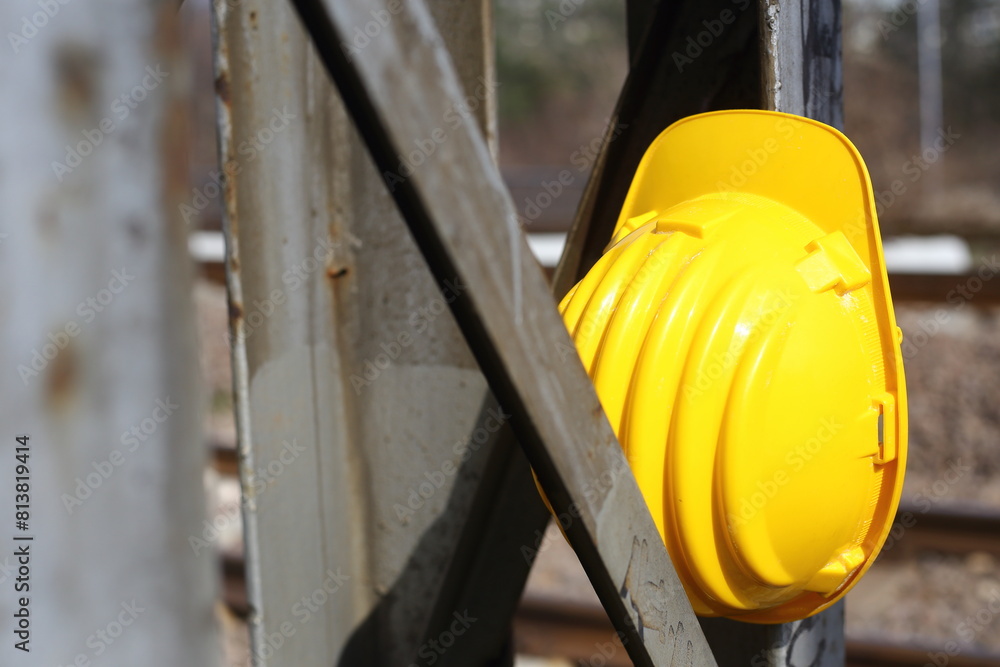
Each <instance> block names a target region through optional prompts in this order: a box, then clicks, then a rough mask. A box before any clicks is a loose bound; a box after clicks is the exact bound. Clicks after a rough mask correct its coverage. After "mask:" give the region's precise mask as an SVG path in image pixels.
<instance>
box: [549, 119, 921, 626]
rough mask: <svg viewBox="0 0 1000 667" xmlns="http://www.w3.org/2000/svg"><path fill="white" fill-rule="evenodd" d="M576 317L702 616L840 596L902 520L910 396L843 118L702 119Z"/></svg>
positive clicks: (623, 230) (657, 170) (674, 131)
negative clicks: (831, 122)
mask: <svg viewBox="0 0 1000 667" xmlns="http://www.w3.org/2000/svg"><path fill="white" fill-rule="evenodd" d="M560 309H561V311H562V313H563V317H564V319H565V322H566V326H567V327H568V329H569V330H570V333H571V334H572V336H573V338H574V340H575V342H576V346H577V349H578V351H579V354H580V357H581V359H582V361H583V363H584V366H585V367H586V368H587V370H588V372H589V373H590V376H591V378H592V379H593V381H594V384H595V386H596V389H597V393H598V396H599V397H600V400H601V403H602V404H603V406H604V409H605V411H606V412H607V415H608V418H609V419H610V421H611V425H612V427H613V428H614V430H615V432H616V433H617V435H618V439H619V441H620V442H621V445H622V447H623V448H624V450H625V454H626V458H627V459H628V461H629V464H630V466H631V468H632V470H633V472H634V474H635V476H636V479H637V481H638V483H639V488H640V489H641V490H642V493H643V496H644V497H645V499H646V502H647V504H648V505H649V509H650V512H651V513H652V515H653V519H654V520H655V522H656V525H657V527H658V528H659V530H660V533H661V535H662V536H663V540H664V542H665V544H666V546H667V549H668V551H669V553H670V556H671V559H672V560H673V563H674V565H675V567H676V568H677V572H678V574H679V576H680V579H681V581H682V583H683V584H684V587H685V589H686V591H687V593H688V596H689V598H690V599H691V602H692V604H693V606H694V610H695V611H696V612H697V613H698V614H701V615H709V616H730V617H734V618H739V619H740V620H744V621H751V622H760V623H778V622H787V621H792V620H796V619H801V618H804V617H806V616H809V615H811V614H814V613H816V612H818V611H821V610H822V609H824V608H826V607H828V606H830V605H831V604H833V603H834V602H836V601H837V600H838V599H839V598H840V597H842V596H843V595H844V594H845V593H846V592H847V590H848V589H849V588H850V587H851V586H852V585H853V584H854V583H855V582H856V581H857V580H858V578H859V577H860V576H861V575H862V574H863V573H864V572H865V570H866V569H867V568H868V567H869V565H871V563H872V561H873V560H874V559H875V556H876V555H877V554H878V551H879V549H880V548H881V546H882V543H883V542H884V540H885V538H886V535H887V533H888V531H889V528H890V527H891V523H892V517H893V515H894V514H895V511H896V506H897V503H898V501H899V495H900V490H901V488H902V483H903V468H904V463H905V458H906V398H905V388H904V384H903V367H902V357H901V355H900V343H901V333H900V332H899V329H898V328H897V327H896V322H895V317H894V315H893V311H892V304H891V302H890V300H889V287H888V282H887V277H886V271H885V266H884V261H883V257H882V246H881V241H880V239H879V233H878V225H877V222H876V219H875V202H874V199H873V196H872V187H871V181H870V179H869V177H868V172H867V170H866V168H865V165H864V163H863V161H862V159H861V156H860V155H859V154H858V151H857V149H856V148H855V147H854V146H853V145H852V144H851V142H850V141H848V139H847V138H846V137H845V136H844V135H843V134H841V133H840V132H838V131H837V130H835V129H833V128H831V127H828V126H826V125H823V124H822V123H818V122H815V121H812V120H809V119H806V118H801V117H798V116H791V115H788V114H782V113H775V112H767V111H724V112H715V113H707V114H702V115H698V116H693V117H690V118H687V119H684V120H682V121H679V122H678V123H675V124H674V125H672V126H671V127H669V128H668V129H667V130H665V131H664V132H663V133H662V134H661V135H660V136H659V137H658V138H657V139H656V141H654V142H653V144H652V145H651V146H650V148H649V150H648V151H647V152H646V155H645V157H643V159H642V162H641V164H640V165H639V168H638V171H637V172H636V175H635V178H634V180H633V182H632V185H631V188H630V190H629V193H628V196H627V198H626V200H625V205H624V208H623V210H622V212H621V216H620V217H619V220H618V224H617V227H616V229H615V234H614V239H613V241H612V244H611V245H610V246H609V248H608V249H607V251H606V252H605V254H604V256H603V257H602V258H601V259H600V260H599V261H598V262H597V264H596V265H595V266H594V267H593V269H592V270H591V271H590V272H589V273H588V274H587V275H586V277H584V279H583V280H582V281H580V283H579V284H577V285H576V286H575V287H574V288H573V290H572V291H571V292H570V293H569V294H568V295H567V296H566V298H565V299H564V300H563V302H562V304H561V306H560Z"/></svg>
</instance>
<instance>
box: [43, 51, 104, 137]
mask: <svg viewBox="0 0 1000 667" xmlns="http://www.w3.org/2000/svg"><path fill="white" fill-rule="evenodd" d="M52 67H53V70H54V74H55V80H56V81H57V90H58V100H59V107H60V109H61V111H62V112H63V113H64V114H65V116H66V117H67V118H68V119H69V120H71V121H72V122H79V120H78V119H79V118H80V117H81V116H83V117H86V118H87V119H88V120H87V122H93V119H94V118H96V115H97V82H98V81H99V79H100V68H101V56H100V53H99V52H98V51H96V50H94V49H93V48H92V47H90V46H87V45H85V44H81V43H78V42H66V43H63V44H61V45H60V46H59V47H58V48H57V50H56V52H55V56H54V57H53V61H52Z"/></svg>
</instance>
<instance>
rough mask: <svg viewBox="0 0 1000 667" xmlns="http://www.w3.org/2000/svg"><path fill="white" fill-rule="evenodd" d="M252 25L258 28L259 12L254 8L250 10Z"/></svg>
mask: <svg viewBox="0 0 1000 667" xmlns="http://www.w3.org/2000/svg"><path fill="white" fill-rule="evenodd" d="M250 27H251V28H253V29H254V30H256V29H257V12H256V11H253V10H251V11H250Z"/></svg>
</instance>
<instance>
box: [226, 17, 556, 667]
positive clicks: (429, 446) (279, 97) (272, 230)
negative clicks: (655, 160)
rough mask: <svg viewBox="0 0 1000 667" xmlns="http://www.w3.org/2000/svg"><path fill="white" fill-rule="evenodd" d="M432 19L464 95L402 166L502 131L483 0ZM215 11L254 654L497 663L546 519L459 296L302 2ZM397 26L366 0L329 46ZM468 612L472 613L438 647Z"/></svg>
mask: <svg viewBox="0 0 1000 667" xmlns="http://www.w3.org/2000/svg"><path fill="white" fill-rule="evenodd" d="M429 7H430V9H431V11H432V13H433V17H434V21H435V23H436V24H437V26H438V29H439V31H440V33H441V34H442V35H444V37H445V41H446V45H447V48H448V51H449V52H450V56H451V60H452V62H453V63H454V65H455V67H456V69H457V72H458V74H459V78H460V80H461V85H462V87H463V90H464V99H463V100H462V102H461V104H459V105H456V106H454V107H453V108H451V109H449V113H447V114H442V116H441V117H440V118H439V119H438V121H437V125H436V127H434V128H431V129H433V130H434V131H433V132H429V133H428V134H427V135H426V136H419V137H413V141H411V142H410V143H408V144H407V145H406V146H404V147H401V150H400V155H399V164H394V165H393V170H392V171H396V170H399V171H400V172H401V173H404V174H405V173H408V172H409V170H411V169H418V168H421V165H422V163H423V162H424V161H425V160H427V159H428V158H429V157H430V156H431V155H432V154H433V153H435V152H436V151H437V150H438V148H439V144H440V143H441V142H442V141H447V140H448V137H449V136H450V135H451V133H453V132H454V131H455V129H456V126H457V127H459V128H462V127H464V126H470V127H471V126H474V127H476V128H477V131H478V132H481V133H482V135H483V136H484V137H485V138H486V140H487V142H488V144H492V143H493V137H494V135H495V116H494V115H495V96H496V85H497V84H496V81H495V74H494V68H493V55H492V23H491V7H490V5H489V3H488V2H465V1H462V0H434V1H433V2H430V3H429ZM214 14H215V23H216V30H217V56H216V60H217V94H218V105H219V106H218V108H219V119H220V128H221V135H222V145H221V161H222V163H223V164H224V165H228V170H227V196H226V200H225V203H226V223H227V237H228V241H229V248H228V269H229V287H230V299H231V314H232V323H231V324H232V333H233V343H234V356H233V361H234V368H235V383H236V384H235V390H236V397H237V402H236V408H237V413H238V424H239V436H240V451H241V456H242V460H243V485H244V493H245V500H244V503H245V507H244V516H245V530H246V539H247V569H248V584H249V593H250V603H251V607H252V613H251V616H250V628H251V634H252V639H253V642H252V644H253V648H252V654H253V657H254V660H255V663H256V664H257V665H295V666H297V665H303V664H345V665H359V664H365V665H401V664H410V663H411V662H412V661H414V660H418V656H419V654H420V653H421V652H422V651H423V652H424V653H426V652H427V651H430V652H431V653H430V654H428V655H433V657H434V659H435V664H438V665H441V664H449V663H450V664H462V665H468V664H483V663H485V662H486V661H487V660H492V659H495V658H497V657H498V656H500V655H502V654H503V652H504V650H505V646H504V644H505V643H506V639H507V637H508V636H509V631H508V628H509V624H510V615H511V612H512V611H513V608H514V605H515V604H516V601H517V599H518V598H519V596H520V588H521V585H522V584H523V581H524V579H525V578H526V576H527V571H528V567H529V564H528V563H527V562H525V561H524V559H523V558H522V556H521V552H520V546H521V545H522V544H525V543H529V541H530V540H533V539H534V534H533V528H534V526H535V525H542V526H544V521H545V519H546V518H547V511H546V510H545V508H544V506H543V505H542V504H541V502H540V501H539V499H538V495H537V493H536V492H535V489H534V487H533V483H532V481H531V476H530V472H529V470H528V466H527V462H526V460H525V459H524V457H523V455H522V454H521V453H520V451H519V450H518V449H517V447H516V443H515V442H514V441H513V440H512V438H511V437H510V433H509V427H508V426H507V418H508V415H506V413H504V412H503V411H501V410H499V408H498V406H497V405H496V402H495V401H494V400H493V399H492V396H491V394H490V393H489V391H488V389H487V387H486V382H485V380H484V378H483V376H482V374H481V373H480V371H479V369H478V367H477V365H476V362H475V360H474V359H473V357H472V355H471V353H470V352H469V349H468V347H467V346H466V344H465V342H464V339H463V337H462V335H461V332H460V331H459V330H458V327H457V325H456V324H455V321H454V318H453V317H452V315H451V313H450V311H449V309H448V303H449V301H452V300H454V299H455V298H457V297H458V296H460V295H461V293H462V292H463V291H464V290H465V285H464V284H463V283H462V282H461V281H453V283H452V288H451V291H450V292H448V293H445V294H442V293H441V292H440V290H439V289H438V286H437V284H436V282H435V281H434V278H433V276H432V274H431V273H430V271H429V270H428V268H427V266H426V264H425V262H424V260H423V258H422V257H421V255H420V252H419V250H418V248H417V246H416V244H415V243H414V241H413V239H412V237H411V236H410V234H409V233H408V232H407V230H406V228H405V225H404V224H403V221H402V220H401V219H400V217H399V214H398V212H397V210H396V207H395V205H394V203H393V201H392V198H391V197H390V192H389V190H388V189H387V178H386V177H385V176H384V175H383V173H382V172H381V171H380V170H378V169H376V168H375V166H374V165H373V163H372V162H371V160H370V158H369V155H368V152H367V150H366V148H365V146H364V143H363V142H362V140H361V139H360V138H359V136H358V134H357V133H356V131H355V130H354V127H353V125H352V124H351V122H350V120H349V118H348V116H347V112H346V110H345V109H344V107H343V103H342V102H341V100H340V97H339V95H338V94H337V92H336V91H335V90H334V88H333V86H332V84H331V83H330V81H329V79H328V77H327V75H326V72H325V71H324V70H323V68H322V65H321V64H320V63H319V61H318V60H317V59H316V57H315V55H314V50H313V47H312V46H311V45H310V43H309V40H308V38H307V36H306V35H305V33H304V31H303V29H302V27H301V23H300V21H299V19H298V17H297V16H296V15H295V13H294V10H293V8H292V6H291V5H290V4H288V3H280V2H278V3H276V2H259V1H256V0H247V1H246V2H242V3H239V4H233V3H229V2H225V1H224V0H220V1H218V2H216V3H215V7H214ZM400 20H401V16H400V12H399V11H398V10H395V9H394V8H393V7H384V8H380V7H376V6H375V5H372V7H371V11H370V12H366V13H365V15H364V17H363V20H360V21H359V22H358V23H356V24H354V25H352V26H351V28H352V29H351V30H349V31H348V33H347V34H346V35H345V36H344V38H343V39H342V40H341V41H340V42H338V45H337V47H338V48H341V49H344V51H345V53H347V54H348V55H349V57H350V58H351V59H352V60H363V59H366V58H369V57H370V54H371V53H372V52H374V51H377V50H378V49H379V48H380V46H382V47H384V45H385V44H387V43H392V40H393V39H394V38H393V35H392V32H393V31H394V30H396V25H395V24H396V22H398V21H400ZM397 65H398V67H397V70H398V73H399V76H400V77H401V78H402V79H403V80H407V79H408V78H409V77H410V76H411V74H410V73H408V71H407V68H408V66H409V63H408V60H407V57H406V56H405V55H401V57H400V60H399V62H398V63H397ZM279 114H280V119H279ZM258 137H259V140H258V144H259V150H254V151H253V152H252V153H248V152H245V151H244V152H241V150H240V147H241V146H253V141H254V140H255V138H258ZM265 139H266V142H265V141H264V140H265ZM397 177H399V175H397ZM389 181H390V182H389V186H391V185H392V181H391V178H390V179H389ZM292 445H294V449H295V451H296V452H298V455H297V456H296V457H295V459H294V460H291V459H290V455H288V454H287V453H286V452H287V451H288V447H289V446H292ZM282 457H285V459H287V460H289V462H288V463H287V465H282V466H281V467H280V475H268V474H267V472H266V471H267V469H268V466H269V464H270V462H273V461H278V462H280V461H281V460H282ZM275 469H279V468H278V466H275ZM261 470H263V471H265V472H264V474H261V473H259V472H258V471H261ZM264 478H268V479H267V483H261V481H262V480H263V479H264ZM498 487H502V488H504V489H511V488H513V491H514V492H513V493H506V495H505V496H504V498H506V500H502V501H498V500H497V488H498ZM532 517H533V518H532ZM519 522H524V523H519ZM519 526H520V527H519ZM293 544H294V548H290V547H289V545H293ZM505 554H506V555H505ZM277 572H280V573H282V574H281V576H276V575H275V573H277ZM328 572H332V573H333V574H334V575H337V576H336V577H334V578H333V579H331V578H330V577H329V575H328ZM328 580H329V581H330V582H331V583H330V585H329V586H328V587H327V586H325V582H327V581H328ZM470 581H471V582H473V583H468V582H470ZM509 581H513V583H512V584H505V583H504V582H509ZM331 589H332V590H331ZM313 591H319V593H317V595H318V597H322V598H324V599H325V602H324V604H322V605H317V606H316V609H314V610H309V609H308V607H301V606H299V607H297V606H296V605H298V604H299V603H300V602H301V601H302V598H303V596H308V595H310V594H311V593H312V592H313ZM303 609H305V610H306V611H308V612H309V613H308V615H306V614H304V613H303ZM296 612H299V613H298V614H297V613H296ZM455 614H458V615H459V616H461V617H463V618H474V619H476V620H475V621H474V622H470V625H469V627H468V628H463V632H462V635H461V637H460V638H456V641H455V642H454V643H453V644H451V642H450V641H448V643H449V644H451V645H450V646H449V648H448V651H447V652H445V653H439V652H437V651H436V650H435V649H434V648H432V646H434V645H439V644H437V643H435V644H433V645H432V643H431V642H437V640H438V638H439V636H440V635H441V634H442V633H444V632H449V628H450V627H451V626H452V625H453V624H454V622H455ZM283 627H284V628H285V630H286V631H287V632H286V633H285V634H288V636H287V637H286V636H284V634H282V628H283ZM275 633H277V634H275ZM279 643H280V644H281V645H280V646H277V645H276V644H279ZM423 657H426V656H423Z"/></svg>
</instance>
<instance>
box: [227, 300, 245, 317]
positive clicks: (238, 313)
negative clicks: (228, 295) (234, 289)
mask: <svg viewBox="0 0 1000 667" xmlns="http://www.w3.org/2000/svg"><path fill="white" fill-rule="evenodd" d="M242 318H243V305H242V304H240V303H239V302H237V301H233V300H231V299H230V300H229V320H230V321H232V322H235V321H237V320H240V319H242Z"/></svg>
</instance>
